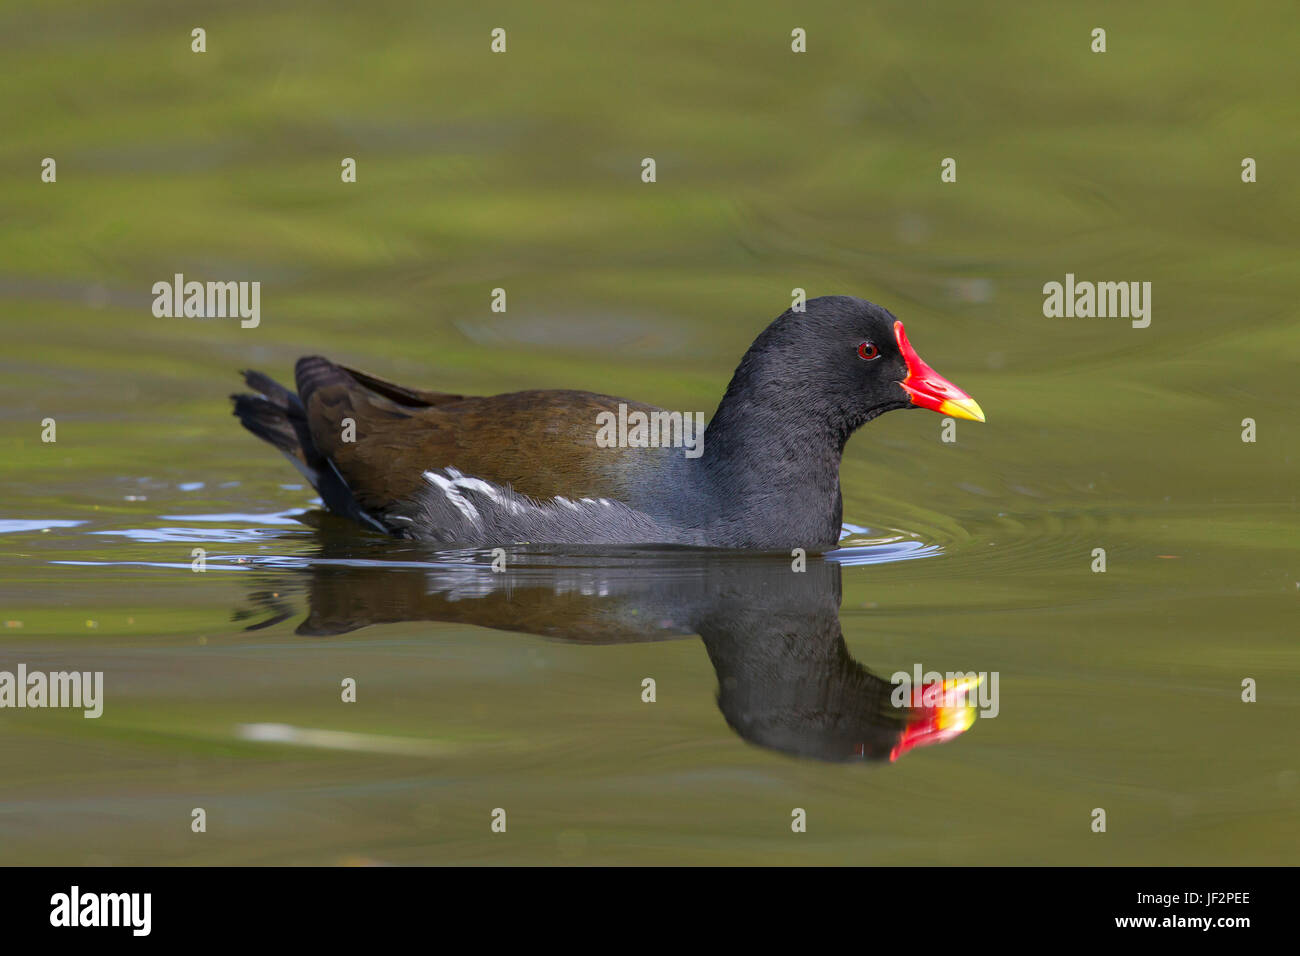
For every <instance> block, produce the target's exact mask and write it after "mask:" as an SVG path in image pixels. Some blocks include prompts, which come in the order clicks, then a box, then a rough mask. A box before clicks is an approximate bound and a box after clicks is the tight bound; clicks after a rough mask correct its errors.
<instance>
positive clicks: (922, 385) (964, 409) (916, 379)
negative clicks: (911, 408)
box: [894, 322, 984, 422]
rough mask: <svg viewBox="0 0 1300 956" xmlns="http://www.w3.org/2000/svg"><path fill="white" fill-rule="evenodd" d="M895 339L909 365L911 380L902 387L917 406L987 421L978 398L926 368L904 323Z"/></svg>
mask: <svg viewBox="0 0 1300 956" xmlns="http://www.w3.org/2000/svg"><path fill="white" fill-rule="evenodd" d="M894 338H896V339H898V350H899V351H900V352H901V353H902V354H903V361H905V362H906V363H907V378H905V379H903V380H902V381H901V382H899V383H898V384H899V385H901V386H903V390H904V391H906V392H907V394H908V395H910V396H911V397H912V404H913V405H919V406H920V407H921V408H928V409H930V411H932V412H938V413H939V414H940V415H950V416H952V417H953V418H969V419H970V420H971V421H976V422H982V421H984V412H983V411H982V410H981V409H980V407H979V404H978V403H977V402H976V401H975V399H973V398H971V397H970V396H969V395H967V394H966V393H965V392H963V391H962V390H961V389H960V388H958V387H957V386H956V385H954V384H953V383H952V382H950V381H948V380H947V379H946V378H944V377H943V376H942V375H940V374H939V373H938V372H936V371H935V370H934V369H932V368H930V366H928V365H926V364H925V362H923V361H922V360H921V356H919V355H917V354H916V349H914V348H912V343H910V342H909V341H907V333H905V332H904V331H903V323H902V322H895V323H894Z"/></svg>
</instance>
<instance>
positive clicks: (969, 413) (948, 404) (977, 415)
mask: <svg viewBox="0 0 1300 956" xmlns="http://www.w3.org/2000/svg"><path fill="white" fill-rule="evenodd" d="M936 410H937V411H938V412H939V414H940V415H947V416H949V417H950V418H968V419H970V420H971V421H973V422H982V421H984V410H983V409H982V408H980V406H979V402H977V401H975V399H973V398H949V399H945V400H944V402H943V404H941V405H940V406H939V407H938V409H936Z"/></svg>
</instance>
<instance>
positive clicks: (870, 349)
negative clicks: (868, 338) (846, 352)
mask: <svg viewBox="0 0 1300 956" xmlns="http://www.w3.org/2000/svg"><path fill="white" fill-rule="evenodd" d="M879 354H880V349H878V348H876V347H875V346H874V345H872V344H871V343H870V342H863V343H862V344H861V345H859V346H858V358H860V359H866V360H867V361H868V362H870V361H871V360H872V359H873V358H875V357H876V356H877V355H879Z"/></svg>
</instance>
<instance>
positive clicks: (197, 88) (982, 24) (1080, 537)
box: [0, 3, 1300, 865]
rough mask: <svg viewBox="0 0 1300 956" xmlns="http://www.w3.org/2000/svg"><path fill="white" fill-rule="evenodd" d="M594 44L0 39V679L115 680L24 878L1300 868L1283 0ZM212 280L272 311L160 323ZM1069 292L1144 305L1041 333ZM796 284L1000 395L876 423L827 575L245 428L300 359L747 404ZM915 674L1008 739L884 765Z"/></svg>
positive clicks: (19, 854) (892, 11)
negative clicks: (793, 42) (188, 293)
mask: <svg viewBox="0 0 1300 956" xmlns="http://www.w3.org/2000/svg"><path fill="white" fill-rule="evenodd" d="M1267 6H1268V5H1265V7H1267ZM565 9H566V8H565V7H563V6H561V7H558V8H551V7H550V6H548V8H547V9H546V10H545V11H543V10H542V9H540V8H538V7H536V6H535V5H531V4H522V3H519V4H506V5H505V6H504V7H502V8H501V9H500V10H499V11H498V12H497V13H494V17H499V19H500V21H501V22H502V23H503V24H504V25H505V26H506V27H507V28H508V29H509V31H510V34H509V35H510V46H509V52H508V53H507V54H505V55H504V56H498V57H492V55H491V54H489V53H488V52H487V49H488V29H489V27H490V26H492V25H494V24H488V23H487V22H486V21H482V20H481V19H480V18H479V17H477V16H475V15H472V14H471V13H470V12H468V11H467V10H441V11H438V10H435V9H434V8H433V7H427V8H426V7H425V6H421V5H409V6H408V5H403V4H384V3H380V4H367V5H366V7H365V8H364V10H356V9H353V8H352V7H349V6H347V5H342V4H337V5H333V6H326V7H321V6H318V5H314V4H313V5H305V4H304V5H301V6H300V7H298V8H297V9H295V8H294V5H292V4H291V5H289V6H287V7H284V8H282V9H278V10H277V11H267V10H262V9H261V8H257V9H254V8H251V7H249V8H242V7H241V8H231V9H230V10H229V11H218V12H214V13H213V14H211V15H208V16H206V17H205V19H206V21H207V22H206V24H205V25H206V27H207V29H208V35H209V52H208V53H206V54H203V55H195V54H192V53H190V52H189V30H190V29H191V27H192V24H189V23H188V21H186V22H184V23H180V22H170V21H168V22H162V21H160V20H159V19H158V15H157V11H156V9H155V8H154V7H153V6H152V5H145V4H126V5H123V4H114V5H104V6H103V7H95V6H93V5H92V6H90V7H86V6H85V5H75V6H73V5H67V6H64V5H60V4H50V5H40V6H35V5H33V6H31V7H30V8H28V9H14V8H10V9H7V10H5V11H4V12H3V13H0V37H4V38H6V39H5V41H0V42H3V45H4V46H5V47H6V50H5V57H6V69H5V71H4V72H5V76H4V78H3V79H2V80H0V84H3V87H4V92H5V94H6V95H4V96H2V97H0V127H2V128H3V129H4V130H5V136H4V138H3V142H0V172H3V175H0V252H2V253H3V256H2V257H0V323H2V324H3V333H4V336H3V346H2V347H0V373H2V374H0V453H2V455H0V461H3V464H2V465H0V625H2V626H0V671H4V670H10V671H12V670H14V669H15V668H16V667H17V665H18V664H19V663H23V664H25V665H26V666H27V668H29V669H32V670H36V669H40V670H46V671H57V670H77V671H92V672H93V671H102V672H103V673H104V709H103V715H102V716H101V717H99V718H98V719H85V718H83V716H82V714H81V712H80V711H73V710H53V709H45V710H27V709H24V710H16V709H0V768H2V771H0V863H50V864H61V863H113V864H143V863H178V864H199V863H208V864H214V863H226V864H232V863H268V864H269V863H275V864H285V863H290V864H305V863H312V864H350V863H392V864H405V863H481V862H486V863H512V862H513V863H530V864H532V863H546V862H574V863H712V864H734V863H755V864H772V863H834V864H843V863H855V864H858V863H860V864H874V865H898V864H904V865H930V864H980V863H1048V864H1061V863H1085V864H1103V863H1118V864H1224V863H1274V864H1280V863H1291V862H1294V860H1295V858H1296V850H1297V845H1298V844H1300V834H1298V829H1300V828H1297V814H1296V805H1297V800H1298V798H1300V776H1298V775H1297V760H1296V757H1297V748H1296V742H1295V741H1296V726H1297V718H1298V717H1300V689H1298V688H1300V656H1298V655H1297V653H1296V634H1297V602H1300V560H1298V559H1297V543H1298V542H1300V514H1298V513H1297V502H1296V488H1297V481H1296V469H1297V452H1298V451H1300V428H1298V426H1297V422H1298V421H1300V419H1298V418H1297V412H1300V402H1298V401H1297V384H1296V382H1297V379H1296V368H1297V361H1298V360H1300V332H1298V331H1297V327H1296V314H1297V313H1296V302H1297V301H1300V265H1298V264H1297V256H1296V242H1295V239H1296V223H1297V222H1298V221H1300V190H1298V189H1297V185H1296V183H1297V177H1296V175H1295V170H1296V169H1297V164H1298V163H1300V148H1298V147H1300V143H1298V142H1297V137H1296V129H1297V128H1300V126H1297V124H1296V122H1295V119H1296V116H1295V98H1294V90H1295V89H1297V88H1300V82H1298V81H1300V75H1297V74H1298V73H1300V70H1298V69H1297V66H1296V61H1295V57H1294V50H1293V49H1292V47H1293V46H1294V43H1293V37H1294V31H1290V32H1288V31H1286V30H1283V29H1279V28H1278V27H1277V25H1276V22H1275V21H1277V20H1278V19H1279V18H1283V17H1293V16H1294V13H1293V11H1292V10H1291V8H1290V7H1289V6H1287V5H1282V4H1279V5H1277V6H1276V8H1275V9H1276V11H1277V12H1276V16H1273V15H1270V14H1269V13H1267V12H1265V11H1264V8H1260V10H1261V12H1258V13H1256V14H1253V15H1251V16H1249V17H1247V16H1246V15H1245V14H1244V13H1238V12H1237V11H1235V10H1232V9H1228V8H1225V9H1223V10H1219V11H1212V10H1202V11H1195V12H1193V11H1188V10H1187V9H1186V8H1185V7H1184V6H1182V5H1175V4H1164V3H1157V4H1151V5H1145V4H1144V5H1142V9H1141V10H1127V9H1119V8H1116V9H1114V10H1107V11H1106V12H1105V20H1106V21H1107V22H1106V23H1105V24H1104V25H1105V26H1106V27H1107V28H1108V32H1109V42H1110V52H1108V53H1106V54H1104V55H1095V54H1091V53H1090V52H1089V50H1088V43H1089V40H1088V32H1089V30H1090V29H1091V28H1092V27H1093V26H1094V25H1095V24H1094V23H1093V20H1094V19H1096V17H1097V14H1096V12H1095V11H1094V10H1093V9H1092V8H1091V6H1083V5H1078V6H1075V7H1073V8H1071V7H1065V6H1063V7H1055V6H1054V7H1051V8H1050V9H1049V8H1048V7H1042V8H1025V9H1021V10H1019V11H1017V12H1015V13H1014V14H1013V13H1011V12H1010V11H1008V12H1006V13H1001V12H997V11H976V10H974V9H970V10H966V9H961V8H953V9H949V10H946V11H945V13H944V16H943V17H942V18H938V17H937V16H935V15H934V14H932V13H929V12H927V11H926V9H922V8H920V7H918V6H917V5H909V4H901V3H900V4H885V5H883V6H882V5H871V9H866V8H861V9H859V8H858V6H856V5H846V6H844V7H834V6H831V5H825V6H820V7H819V6H816V5H814V6H813V7H812V8H810V9H809V10H807V11H804V10H802V9H801V10H800V12H799V13H798V15H797V16H798V19H799V20H800V22H799V23H787V21H788V20H790V17H791V16H793V15H792V14H789V13H788V12H787V10H786V8H784V7H779V6H775V5H774V6H772V8H771V9H770V10H766V11H765V10H764V9H763V5H761V4H760V5H759V6H757V7H755V6H754V5H752V4H748V5H745V6H744V7H741V6H740V5H732V4H719V5H713V6H710V8H709V9H708V10H698V11H697V10H694V9H692V11H691V12H690V13H689V15H688V14H684V13H683V12H682V11H681V10H680V9H677V8H675V7H674V6H673V5H671V4H668V5H662V6H659V5H655V6H647V7H646V8H644V9H643V10H641V11H640V12H639V13H638V14H637V15H636V16H633V15H632V13H631V12H630V11H626V10H623V8H619V10H618V11H615V10H614V9H613V8H611V9H610V10H608V11H603V12H595V11H592V10H590V9H589V8H587V7H578V6H573V7H571V8H568V9H569V12H568V13H565V12H564V11H565ZM1071 10H1073V12H1069V11H1071ZM796 25H800V26H803V27H805V28H806V29H807V30H808V33H809V38H810V39H809V52H808V53H807V54H805V55H803V56H797V55H793V54H791V53H790V52H789V30H790V28H791V27H792V26H796ZM15 38H17V39H15ZM1209 63H1213V64H1214V68H1213V69H1210V68H1208V67H1207V64H1209ZM45 156H51V157H55V158H57V161H58V179H57V182H56V183H54V184H42V183H41V182H40V180H39V161H40V158H41V157H45ZM646 156H653V157H655V158H656V160H657V169H658V177H657V182H655V183H654V184H645V183H642V182H641V179H640V172H641V160H642V159H643V158H644V157H646ZM1247 156H1249V157H1254V158H1255V159H1256V160H1257V161H1258V164H1259V181H1258V182H1256V183H1253V184H1245V183H1243V182H1242V181H1241V178H1240V171H1241V161H1242V158H1243V157H1247ZM343 157H355V158H356V159H357V164H358V165H357V168H358V180H357V182H356V183H355V184H347V185H344V184H342V183H341V182H340V181H339V168H340V161H341V159H342V158H343ZM944 157H955V158H956V160H957V170H958V174H957V181H956V182H955V183H941V182H940V179H939V171H940V160H941V159H943V158H944ZM178 272H180V273H184V274H186V275H187V276H191V277H194V278H197V279H222V280H256V281H260V282H261V283H262V287H261V289H262V292H261V308H262V314H261V321H260V324H259V325H258V326H257V327H256V328H241V327H240V325H239V323H238V322H237V321H231V320H223V319H211V320H196V319H164V318H155V317H154V316H153V314H152V312H151V302H152V295H151V287H152V286H153V284H154V283H155V282H158V281H170V279H171V277H172V276H173V275H174V274H175V273H178ZM1067 274H1071V275H1074V276H1076V277H1078V278H1079V279H1080V280H1091V281H1137V282H1150V283H1151V284H1152V293H1151V306H1152V313H1151V323H1150V325H1149V327H1146V328H1134V327H1133V326H1132V325H1131V323H1130V322H1129V321H1128V320H1126V319H1113V318H1111V319H1101V318H1071V319H1065V318H1047V317H1045V316H1044V313H1043V302H1044V296H1043V291H1042V289H1043V285H1044V284H1045V283H1048V282H1052V281H1056V282H1063V281H1064V280H1065V277H1066V275H1067ZM498 287H500V288H504V289H506V290H507V292H508V309H507V311H506V312H505V313H493V312H492V311H490V308H489V305H490V299H491V290H492V289H494V288H498ZM796 287H799V288H804V289H807V290H808V294H809V295H820V294H831V293H845V294H853V295H858V296H861V297H864V298H867V299H870V300H872V301H875V302H878V303H880V304H882V305H884V306H886V307H887V308H889V309H891V310H892V311H893V312H895V313H896V314H897V315H898V316H899V317H900V318H901V319H902V320H903V321H904V322H905V323H906V324H907V330H908V335H909V337H910V338H911V340H912V342H913V343H914V344H915V345H916V347H917V349H918V351H919V352H920V353H921V354H922V355H924V356H925V358H926V360H927V361H929V362H930V363H931V364H933V365H934V366H935V368H937V369H938V370H939V371H940V372H942V373H943V374H944V375H946V376H948V377H949V378H951V379H952V380H953V381H954V382H956V383H957V384H958V385H960V386H961V387H963V388H964V389H966V390H967V391H968V392H970V394H971V395H973V396H974V397H975V398H976V399H977V400H978V401H979V403H980V405H981V406H982V407H983V409H984V411H985V413H986V414H987V416H988V422H987V423H986V424H983V425H979V424H975V423H973V422H964V421H963V422H959V423H957V425H956V429H955V432H952V433H950V434H948V435H947V436H945V432H944V426H943V420H942V419H940V418H939V417H938V416H935V415H931V414H922V413H919V412H918V413H916V414H911V413H909V414H891V415H886V416H884V417H882V418H881V419H879V420H877V421H874V422H872V423H871V424H869V425H868V426H866V427H865V428H864V429H863V430H862V431H860V432H859V433H858V434H857V435H856V436H855V437H854V438H853V439H852V440H851V441H850V443H849V446H848V449H847V452H846V457H845V462H844V466H843V469H842V472H841V482H842V486H843V494H844V501H845V510H844V514H845V518H846V520H847V521H850V522H852V526H851V527H850V528H849V529H846V533H847V537H846V538H845V540H844V541H843V542H842V545H843V547H841V548H840V549H839V550H837V551H835V552H832V553H830V554H828V555H826V556H824V557H822V556H817V555H811V556H809V558H808V567H807V570H806V571H804V572H803V573H800V574H796V573H793V572H792V569H791V558H790V556H788V555H746V554H732V555H728V554H717V553H707V552H698V551H688V550H684V549H658V550H637V549H622V550H607V551H601V550H598V549H588V550H585V551H584V550H582V549H577V550H573V549H570V550H569V551H557V550H553V549H547V548H544V547H531V548H519V549H512V550H511V551H510V552H509V553H508V554H507V555H506V569H505V570H504V571H502V572H496V571H494V570H493V569H492V563H493V555H492V554H491V553H490V552H487V551H477V550H454V551H450V550H444V551H434V550H430V549H427V548H420V547H417V546H415V545H413V544H411V543H410V542H402V541H390V540H387V539H384V538H380V537H377V536H374V535H369V534H365V533H363V532H360V531H358V530H356V529H354V528H352V527H350V526H348V525H346V524H344V523H342V522H340V521H337V520H335V519H332V518H329V517H328V516H323V515H321V514H320V513H319V512H318V511H316V510H315V506H314V504H313V501H314V493H313V492H312V490H311V489H310V488H308V487H305V486H303V485H302V484H301V479H300V478H299V476H298V475H297V473H296V472H294V471H293V469H291V468H290V467H289V466H288V465H287V464H286V463H285V462H284V460H283V459H282V458H281V457H280V456H278V455H276V454H275V453H274V451H273V450H271V449H270V448H268V447H266V446H264V445H262V444H261V443H259V442H258V441H257V440H256V439H254V438H253V437H252V436H250V435H248V434H247V433H245V432H244V431H243V430H242V429H240V428H239V426H238V423H237V422H236V421H235V419H234V418H232V417H231V416H230V414H229V403H228V401H227V399H226V396H227V395H228V394H229V393H230V392H232V391H235V390H237V389H239V388H240V387H241V383H240V380H239V377H238V374H237V372H238V370H239V369H242V368H250V367H251V368H257V369H261V370H262V371H265V372H267V373H268V374H270V375H272V376H274V377H276V378H278V379H281V380H289V379H290V378H291V369H292V364H293V361H294V360H295V359H296V358H297V357H298V356H299V355H302V354H312V353H320V354H324V355H327V356H329V357H331V358H335V359H337V360H339V361H341V362H344V363H346V364H348V365H351V366H354V367H358V368H361V369H365V370H367V371H369V372H372V373H374V374H377V375H380V376H383V377H385V378H391V379H394V380H397V381H401V382H404V383H407V384H411V385H417V386H423V387H427V388H435V389H441V390H446V391H452V392H462V393H466V394H490V393H494V392H499V391H507V390H515V389H523V388H549V387H557V388H558V387H569V388H583V389H589V390H592V391H597V392H604V393H609V394H614V395H624V396H627V397H629V398H633V399H637V400H641V401H646V402H651V403H653V404H656V405H659V406H662V407H665V408H671V409H690V410H696V409H698V410H700V411H703V412H705V413H706V414H710V413H711V412H712V410H713V408H714V407H715V406H716V404H717V400H718V398H719V396H720V395H721V393H722V390H723V388H724V387H725V385H726V383H727V380H728V378H729V376H730V374H731V371H732V370H733V368H734V366H735V363H736V362H737V360H738V359H739V357H740V355H741V354H742V353H743V352H744V350H745V349H746V348H747V347H748V345H749V343H750V342H751V341H752V339H753V337H754V336H755V335H756V334H757V333H758V332H759V331H760V330H761V329H762V328H763V327H764V326H765V325H766V324H767V322H769V321H770V320H771V319H772V318H773V317H775V316H776V315H778V314H779V313H781V312H782V311H784V309H785V308H787V307H788V306H789V303H790V295H791V290H792V289H794V288H796ZM47 418H49V419H53V420H54V421H55V423H56V427H57V441H55V442H43V441H42V440H41V435H42V429H43V425H42V422H43V420H45V419H47ZM1245 419H1251V420H1252V421H1253V423H1254V431H1255V434H1254V438H1255V440H1254V441H1243V431H1244V430H1245V429H1246V427H1247V426H1245V425H1243V421H1244V420H1245ZM945 437H949V438H954V439H955V440H954V441H945V440H944V438H945ZM449 464H450V463H449ZM195 549H203V552H204V554H203V557H204V561H205V567H206V570H204V571H203V572H202V573H196V572H195V570H194V569H193V563H194V561H195V554H194V552H195ZM1097 549H1104V552H1105V555H1104V557H1105V571H1104V573H1103V572H1100V571H1099V570H1094V569H1096V568H1099V565H1098V554H1097ZM916 668H920V669H921V670H922V672H931V671H934V672H939V673H941V674H947V673H950V672H961V673H965V672H972V671H973V672H978V673H981V674H986V675H990V678H988V679H986V680H985V683H984V684H983V685H982V686H981V689H982V690H991V689H992V686H993V682H992V680H991V677H992V675H996V678H997V682H996V689H997V698H998V699H997V707H996V716H991V719H983V718H980V717H978V716H975V717H974V718H973V719H969V720H965V721H962V722H961V723H960V724H959V725H958V726H957V727H956V729H955V730H954V731H953V732H952V733H948V734H936V736H935V738H934V739H924V738H923V739H922V740H921V742H920V744H919V745H916V746H900V744H901V743H904V742H905V741H914V740H915V739H916V735H917V733H918V731H916V730H915V728H916V727H918V726H921V725H920V724H917V721H918V720H923V719H924V718H925V717H926V716H927V715H926V714H924V713H921V712H920V709H918V708H908V709H899V708H897V707H893V706H892V704H891V702H890V701H889V699H888V698H889V693H890V690H891V689H892V688H891V684H890V679H891V675H893V674H895V673H896V672H906V673H909V674H910V673H913V672H914V669H916ZM348 678H350V679H352V680H353V681H355V686H356V700H355V702H353V703H344V702H343V701H342V699H341V696H342V690H341V685H342V682H343V681H344V680H345V679H348ZM647 679H650V680H652V681H653V689H654V698H655V699H654V701H653V702H647V701H646V700H645V699H643V698H644V696H645V694H646V690H645V687H646V684H645V681H646V680H647ZM1243 682H1253V686H1254V687H1255V694H1256V696H1257V701H1256V702H1254V703H1246V702H1243V700H1242V695H1243ZM985 712H990V711H989V709H988V708H986V709H985ZM990 713H991V712H990ZM968 716H969V715H968ZM966 724H968V725H969V726H965V725H966ZM909 728H912V729H913V733H912V736H911V737H908V736H907V734H908V731H909ZM938 738H942V739H938ZM199 807H201V808H203V809H204V810H205V811H206V815H207V832H205V833H202V834H196V833H193V832H191V813H192V811H193V809H194V808H199ZM496 808H503V809H504V810H505V811H506V814H507V818H508V827H507V831H506V832H505V833H503V834H502V833H493V832H492V830H491V817H492V813H493V811H494V809H496ZM795 808H802V809H803V810H804V811H805V812H806V816H807V832H805V833H794V832H792V830H791V820H792V811H794V810H795ZM1096 808H1102V809H1104V810H1105V812H1106V820H1107V828H1106V832H1105V833H1095V832H1093V829H1092V823H1093V819H1094V810H1095V809H1096Z"/></svg>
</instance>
